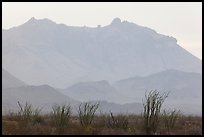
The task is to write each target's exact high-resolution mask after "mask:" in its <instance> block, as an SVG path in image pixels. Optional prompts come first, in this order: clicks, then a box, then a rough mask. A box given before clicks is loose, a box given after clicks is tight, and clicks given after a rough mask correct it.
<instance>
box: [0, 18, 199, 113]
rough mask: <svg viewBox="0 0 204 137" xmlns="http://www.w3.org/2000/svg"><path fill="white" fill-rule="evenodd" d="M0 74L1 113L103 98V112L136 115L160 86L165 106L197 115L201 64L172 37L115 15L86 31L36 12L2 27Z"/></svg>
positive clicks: (83, 28)
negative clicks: (148, 94) (38, 16)
mask: <svg viewBox="0 0 204 137" xmlns="http://www.w3.org/2000/svg"><path fill="white" fill-rule="evenodd" d="M2 74H3V75H2V85H3V88H2V99H3V101H2V103H3V104H2V110H3V108H7V109H8V108H9V109H10V108H12V109H13V108H17V106H16V105H17V104H16V102H17V101H22V102H26V101H28V100H29V101H30V102H31V103H32V104H34V105H35V106H46V107H47V110H48V108H49V109H50V107H51V106H52V105H53V104H54V103H65V102H66V103H69V104H73V105H74V106H76V105H78V104H79V103H81V102H85V101H101V103H102V104H103V105H102V106H101V108H100V109H102V110H104V111H107V112H109V110H110V109H113V110H114V111H115V112H117V113H119V112H133V111H132V110H135V109H137V108H138V110H142V109H141V108H142V100H143V99H144V96H145V93H146V91H150V90H152V89H157V90H158V91H161V92H168V91H170V94H169V97H168V98H167V102H168V103H166V104H165V105H166V107H175V108H178V109H181V110H183V111H184V112H185V113H190V114H191V113H192V114H194V113H196V114H201V113H202V108H201V107H202V96H201V95H202V84H201V83H202V61H201V60H200V59H198V58H197V57H195V56H193V55H192V54H191V53H189V52H188V51H186V50H185V49H183V48H182V47H181V46H179V45H178V44H177V40H176V39H175V38H173V37H171V36H166V35H163V34H159V33H157V32H156V31H155V30H153V29H150V28H148V27H144V26H140V25H137V24H135V23H132V22H128V21H121V20H120V19H119V18H115V19H113V21H112V22H111V23H110V24H109V25H107V26H104V27H100V26H98V27H95V28H93V27H92V28H91V27H86V26H82V27H75V26H67V25H64V24H57V23H55V22H53V21H51V20H49V19H46V18H45V19H35V18H34V17H33V18H31V19H30V20H29V21H27V22H26V23H24V24H22V25H20V26H17V27H13V28H10V29H7V30H5V29H3V30H2ZM134 106H137V107H136V108H134ZM189 106H190V107H189ZM4 110H5V109H4ZM137 113H138V111H137Z"/></svg>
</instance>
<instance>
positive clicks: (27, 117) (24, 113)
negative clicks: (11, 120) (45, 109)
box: [14, 101, 42, 124]
mask: <svg viewBox="0 0 204 137" xmlns="http://www.w3.org/2000/svg"><path fill="white" fill-rule="evenodd" d="M18 106H19V108H20V109H19V111H18V112H17V114H14V115H16V116H17V117H18V118H19V119H20V120H21V121H25V122H33V123H34V124H35V123H38V122H41V121H42V118H41V116H40V112H41V110H42V109H39V108H36V109H34V108H33V106H32V105H31V104H29V103H28V102H26V103H25V105H24V106H23V105H22V104H21V103H20V102H19V101H18Z"/></svg>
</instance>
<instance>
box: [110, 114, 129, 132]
mask: <svg viewBox="0 0 204 137" xmlns="http://www.w3.org/2000/svg"><path fill="white" fill-rule="evenodd" d="M107 126H108V127H109V128H121V129H124V130H127V128H128V117H127V116H125V115H122V114H119V115H117V116H114V115H113V113H112V112H110V116H109V117H108V121H107Z"/></svg>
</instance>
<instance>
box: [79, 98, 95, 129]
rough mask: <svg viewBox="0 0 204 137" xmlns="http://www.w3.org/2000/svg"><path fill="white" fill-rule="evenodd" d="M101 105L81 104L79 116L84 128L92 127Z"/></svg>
mask: <svg viewBox="0 0 204 137" xmlns="http://www.w3.org/2000/svg"><path fill="white" fill-rule="evenodd" d="M98 106H99V103H95V104H91V103H88V102H86V103H81V104H80V105H79V109H78V114H79V121H80V123H81V125H82V126H83V127H87V126H90V125H91V123H92V120H93V117H94V115H95V112H96V110H97V109H98Z"/></svg>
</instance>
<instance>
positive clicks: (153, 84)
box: [114, 70, 202, 114]
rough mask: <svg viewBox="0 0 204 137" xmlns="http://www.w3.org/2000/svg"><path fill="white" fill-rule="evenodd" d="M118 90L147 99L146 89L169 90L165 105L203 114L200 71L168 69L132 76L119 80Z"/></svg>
mask: <svg viewBox="0 0 204 137" xmlns="http://www.w3.org/2000/svg"><path fill="white" fill-rule="evenodd" d="M114 87H115V88H116V89H117V91H118V92H120V93H123V94H125V95H126V96H128V97H132V98H134V100H135V102H142V100H144V99H145V96H144V95H145V93H146V91H147V92H149V91H150V90H154V89H156V90H158V91H159V92H160V93H163V92H169V91H170V93H169V96H168V98H167V99H166V101H165V105H166V106H167V107H171V108H177V109H180V110H182V112H184V113H188V114H202V75H201V74H199V73H190V72H182V71H178V70H166V71H163V72H160V73H156V74H152V75H149V76H146V77H132V78H128V79H124V80H120V81H117V82H116V83H115V84H114Z"/></svg>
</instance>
